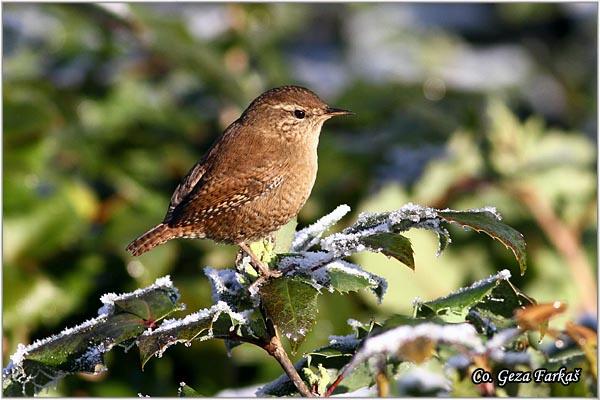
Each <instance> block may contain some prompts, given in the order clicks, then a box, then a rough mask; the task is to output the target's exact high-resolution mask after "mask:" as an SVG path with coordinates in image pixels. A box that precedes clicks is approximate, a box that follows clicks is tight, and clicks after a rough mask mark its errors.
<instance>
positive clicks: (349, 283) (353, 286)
mask: <svg viewBox="0 0 600 400" xmlns="http://www.w3.org/2000/svg"><path fill="white" fill-rule="evenodd" d="M350 265H351V264H350ZM326 271H327V276H328V277H329V285H331V287H332V288H333V289H334V290H336V291H338V292H340V293H348V292H357V291H359V290H362V289H371V290H372V291H373V293H375V295H376V296H377V298H378V300H379V301H380V302H381V300H382V298H383V295H384V294H385V290H386V288H387V282H386V281H385V279H383V278H381V277H379V276H377V275H374V274H371V273H369V272H367V271H365V270H363V269H360V268H359V267H357V268H350V267H346V266H343V264H338V263H336V264H331V265H329V266H327V268H326Z"/></svg>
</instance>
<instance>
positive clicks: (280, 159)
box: [127, 86, 350, 269]
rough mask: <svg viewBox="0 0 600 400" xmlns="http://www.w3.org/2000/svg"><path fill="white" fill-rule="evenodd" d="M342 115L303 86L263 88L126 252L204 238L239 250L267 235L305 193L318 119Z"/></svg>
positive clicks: (313, 162) (309, 184) (314, 169)
mask: <svg viewBox="0 0 600 400" xmlns="http://www.w3.org/2000/svg"><path fill="white" fill-rule="evenodd" d="M345 114H350V112H348V111H345V110H339V109H334V108H331V107H328V106H327V104H325V103H324V102H323V101H322V100H321V99H319V97H318V96H317V95H316V94H314V93H313V92H311V91H310V90H308V89H305V88H303V87H299V86H283V87H279V88H275V89H271V90H269V91H267V92H265V93H263V94H262V95H260V96H259V97H258V98H256V99H255V100H254V101H253V102H252V103H251V104H250V105H249V106H248V108H247V109H246V110H245V111H244V113H243V114H242V115H241V116H240V118H239V119H237V120H236V121H235V122H233V123H232V124H231V125H229V127H228V128H227V129H225V131H224V132H223V134H222V135H221V136H220V137H219V138H218V139H217V141H216V142H215V143H214V144H213V145H212V147H211V148H210V150H209V151H208V153H207V154H206V155H205V156H204V158H203V159H202V160H201V161H200V162H199V163H197V164H196V165H195V166H194V167H193V168H192V169H191V170H190V172H189V173H188V174H187V175H186V176H185V177H184V178H183V180H182V182H181V183H180V184H179V185H178V186H177V188H176V189H175V192H174V193H173V196H172V197H171V203H170V204H169V209H168V211H167V214H166V216H165V218H164V220H163V222H162V223H161V224H158V225H157V226H155V227H154V228H152V229H151V230H149V231H148V232H146V233H145V234H143V235H142V236H140V237H139V238H138V239H136V240H134V241H133V242H131V244H129V246H128V247H127V251H129V252H130V253H131V254H132V255H134V256H137V255H140V254H142V253H144V252H146V251H148V250H150V249H152V248H153V247H155V246H158V245H160V244H162V243H165V242H166V241H168V240H171V239H174V238H207V239H212V240H214V241H216V242H222V243H231V244H239V245H240V246H242V248H243V249H244V250H246V249H247V246H246V245H245V244H246V243H250V242H253V241H256V240H258V239H261V238H264V237H266V236H268V235H269V234H270V233H272V232H275V231H276V230H277V229H279V228H280V227H281V226H282V225H284V224H286V223H287V222H288V221H289V220H290V219H292V218H293V217H294V216H296V215H297V213H298V211H300V208H302V206H303V205H304V203H305V201H306V199H307V198H308V196H309V194H310V192H311V190H312V187H313V184H314V182H315V177H316V174H317V144H318V141H319V133H320V131H321V127H322V125H323V123H324V122H325V121H326V120H327V119H329V118H331V117H333V116H336V115H345ZM250 255H251V256H252V258H253V259H254V258H255V257H254V256H253V254H250ZM255 261H256V260H255ZM261 269H262V268H261Z"/></svg>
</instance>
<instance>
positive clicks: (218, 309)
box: [137, 301, 253, 368]
mask: <svg viewBox="0 0 600 400" xmlns="http://www.w3.org/2000/svg"><path fill="white" fill-rule="evenodd" d="M246 323H247V321H246V318H245V317H243V316H242V315H241V314H238V313H236V312H234V311H232V310H231V309H230V308H229V306H228V305H227V304H226V303H225V302H222V301H221V302H218V303H217V304H215V305H214V306H212V307H211V308H209V309H204V310H200V311H198V312H196V313H194V314H190V315H188V316H186V317H185V318H183V319H176V320H168V321H164V322H163V323H162V325H161V326H159V327H158V328H157V329H155V330H154V331H151V332H145V333H144V334H143V335H142V336H140V337H139V338H138V340H137V346H138V348H139V350H140V358H141V361H142V368H143V367H144V366H145V365H146V363H147V362H148V360H150V359H151V358H152V357H153V356H157V357H159V358H160V357H161V356H162V354H163V353H164V352H165V350H167V348H169V347H171V346H172V345H174V344H176V343H182V342H183V343H186V345H187V344H191V341H192V340H200V341H202V340H207V339H212V338H222V339H228V338H231V337H232V335H233V334H237V335H240V336H247V337H251V336H252V333H251V330H248V329H243V328H242V326H243V325H245V324H246ZM252 337H253V336H252Z"/></svg>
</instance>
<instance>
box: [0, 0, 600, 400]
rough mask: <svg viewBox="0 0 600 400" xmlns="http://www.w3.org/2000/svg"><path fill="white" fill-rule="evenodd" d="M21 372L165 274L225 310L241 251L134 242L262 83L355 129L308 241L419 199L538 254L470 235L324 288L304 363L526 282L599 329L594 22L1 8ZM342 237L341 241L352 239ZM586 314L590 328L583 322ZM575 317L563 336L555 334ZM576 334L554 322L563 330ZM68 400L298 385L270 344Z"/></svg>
mask: <svg viewBox="0 0 600 400" xmlns="http://www.w3.org/2000/svg"><path fill="white" fill-rule="evenodd" d="M3 11H4V12H3V49H4V51H3V56H4V64H3V67H4V68H3V102H4V105H3V116H4V124H3V133H4V135H3V145H4V151H3V167H4V175H3V189H4V191H3V193H4V195H3V213H4V221H3V228H4V231H3V232H4V235H3V362H4V365H6V362H7V360H8V357H9V355H10V354H12V353H13V352H14V351H15V349H16V346H17V344H18V343H20V342H22V343H30V342H31V341H33V340H35V339H37V338H41V337H45V336H47V335H49V334H52V333H56V332H58V331H60V330H61V329H62V328H63V327H65V326H72V325H75V324H77V323H80V322H82V321H83V320H85V319H87V318H89V317H92V316H94V315H95V314H96V311H97V309H98V308H99V306H100V302H99V300H98V298H99V296H100V295H101V294H103V293H105V292H124V291H130V290H133V289H135V288H138V287H141V286H144V285H148V284H150V283H151V282H153V281H154V279H155V278H157V277H159V276H163V275H165V274H170V275H171V277H172V278H173V280H174V282H175V284H176V286H177V287H179V288H180V290H181V293H182V300H183V302H185V303H187V305H188V311H190V312H191V311H195V310H197V309H199V308H203V307H207V306H209V305H210V304H211V299H210V288H209V285H208V282H207V280H206V278H205V277H204V275H203V273H202V268H203V267H204V266H206V265H210V266H213V267H227V266H231V265H232V263H233V260H234V258H235V252H236V249H235V248H234V247H231V246H222V245H216V244H214V243H212V242H209V241H190V240H187V241H186V240H178V241H172V242H169V243H168V244H166V245H164V246H160V247H158V248H156V249H155V250H153V251H152V252H150V253H148V254H146V255H144V256H143V257H140V258H135V259H134V258H131V257H130V256H128V255H127V254H126V253H125V250H124V249H125V246H126V245H127V244H128V243H129V241H130V240H132V239H133V238H134V237H136V236H137V235H138V234H140V233H142V232H143V231H144V230H146V229H147V228H149V227H151V226H152V225H154V224H155V223H157V222H158V221H160V220H161V219H162V218H163V216H164V213H165V210H166V207H167V204H168V202H169V198H170V195H171V193H172V191H173V189H174V188H175V186H176V185H177V183H178V182H179V180H180V178H181V177H182V176H183V175H184V174H185V173H186V172H187V171H188V169H189V168H190V167H191V166H192V165H193V164H194V163H195V162H196V161H197V160H198V159H199V158H200V157H201V156H202V154H203V153H204V152H205V151H206V150H207V148H208V147H209V146H210V144H211V143H212V141H213V140H214V139H215V138H216V136H217V135H218V134H219V133H220V132H221V131H222V130H223V129H224V128H225V127H226V126H227V125H228V124H229V123H230V122H232V121H233V120H234V119H235V118H237V116H238V115H239V114H240V113H241V111H242V110H243V109H244V108H245V106H246V105H247V104H248V102H249V101H250V100H252V99H253V98H254V97H256V96H257V95H258V94H260V93H261V92H263V91H264V90H266V89H269V88H271V87H274V86H278V85H282V84H291V83H295V84H301V85H305V86H307V87H309V88H311V89H312V90H314V91H315V92H317V93H318V94H319V95H320V96H321V97H322V98H323V99H325V100H326V101H327V102H329V104H331V105H333V106H337V107H342V108H348V109H351V110H353V111H354V112H356V116H355V117H353V118H345V119H339V120H336V121H331V122H328V123H327V124H326V125H325V127H324V130H323V134H322V136H321V143H320V147H319V174H318V177H317V182H316V185H315V188H314V190H313V192H312V195H311V197H310V199H309V200H308V202H307V204H306V205H305V207H304V209H303V210H302V212H301V214H300V216H299V222H300V225H301V226H304V225H306V224H309V223H311V222H313V221H314V220H315V219H316V218H318V217H320V216H321V215H323V214H325V213H327V212H329V211H331V210H332V209H333V208H334V207H335V206H337V205H338V204H341V203H347V204H349V205H350V206H351V207H352V209H353V213H352V215H350V216H349V217H347V218H346V219H345V220H344V221H343V223H348V222H349V221H351V220H353V219H354V218H356V216H357V214H358V213H359V212H361V211H365V210H377V211H381V210H386V209H394V208H398V207H400V206H401V205H402V204H404V203H406V202H409V201H412V202H415V203H420V204H423V205H429V206H434V207H440V208H444V207H451V208H469V207H481V206H484V205H493V206H496V207H497V208H498V210H499V211H500V212H501V213H502V215H503V216H504V221H505V222H506V223H508V224H510V225H512V226H513V227H515V228H517V229H518V230H520V231H521V232H522V233H523V234H524V235H525V238H526V240H527V243H528V262H529V270H528V271H527V273H526V274H525V276H523V277H520V276H517V275H518V267H517V264H516V261H515V260H514V258H513V257H512V254H511V253H510V251H509V250H507V249H505V248H504V247H503V246H502V245H501V244H499V243H498V242H495V241H492V240H491V239H490V238H487V237H485V236H483V235H477V234H475V233H473V232H464V231H463V230H461V229H453V230H452V232H451V233H453V237H454V241H453V243H452V244H451V245H450V247H449V249H448V250H447V251H446V252H445V253H444V254H442V255H441V256H440V257H436V256H435V250H436V247H437V242H436V238H435V236H434V235H432V234H431V233H428V232H411V233H410V234H409V236H410V237H411V239H412V240H413V247H414V250H415V260H416V263H417V269H416V271H414V272H413V271H410V270H408V269H407V268H405V267H404V266H402V265H400V264H399V263H398V262H395V261H393V260H388V259H386V258H385V257H384V256H382V255H373V254H361V255H359V256H357V257H355V261H356V262H359V263H361V264H362V265H364V266H365V268H367V269H368V270H370V271H372V272H375V273H377V274H380V275H382V276H384V277H385V278H387V279H388V281H389V288H388V293H387V295H386V298H385V299H384V302H383V304H382V305H380V306H379V305H377V304H376V302H375V299H374V298H373V297H372V296H371V294H369V293H364V294H356V295H349V296H343V297H342V296H339V295H333V294H325V295H323V296H322V297H321V300H320V312H319V316H318V324H317V327H316V329H315V330H314V331H313V332H312V333H311V334H310V335H309V336H308V339H307V341H306V342H305V344H304V345H303V346H302V347H301V348H300V351H299V353H298V354H296V355H295V357H296V358H297V357H299V356H300V354H301V353H302V352H303V351H306V350H309V349H312V348H315V347H317V346H320V345H323V344H325V343H326V341H327V337H328V336H329V335H331V334H347V333H349V328H348V326H347V325H346V320H347V319H348V318H356V319H359V320H368V319H369V318H372V317H375V318H384V317H385V316H386V315H389V314H390V313H402V312H403V313H410V312H411V307H412V301H413V299H414V298H415V297H420V298H421V299H424V300H428V299H433V298H435V297H437V296H440V295H444V294H446V293H448V292H449V291H451V290H454V289H456V288H458V287H459V286H461V285H464V284H467V283H469V282H471V281H473V280H475V279H480V278H482V277H485V276H487V275H489V274H491V273H493V272H495V271H497V270H500V269H503V268H508V269H510V270H511V271H512V272H513V276H514V277H515V280H514V281H515V282H516V283H517V285H519V286H520V287H521V288H522V289H523V290H524V291H525V292H526V293H528V294H529V295H531V296H533V297H534V298H536V299H537V300H538V301H540V302H548V301H554V300H562V301H565V302H566V303H568V305H569V313H568V314H567V315H566V316H565V317H564V318H571V319H581V318H583V319H585V320H587V322H588V323H589V324H591V325H593V326H595V323H596V322H595V321H596V317H595V311H596V310H595V307H596V306H595V303H596V290H597V289H596V286H597V285H596V282H597V280H596V274H597V271H596V263H597V253H596V236H597V225H596V219H597V215H596V206H597V203H596V195H597V193H596V191H597V188H596V167H595V166H596V146H597V143H596V141H597V134H596V131H597V116H596V110H597V93H596V87H597V69H596V58H597V52H596V48H597V43H596V37H597V33H596V32H597V26H596V21H597V5H596V4H595V3H562V4H524V3H523V4H518V3H512V4H511V3H505V4H501V5H497V4H485V5H483V4H482V5H478V4H468V5H467V4H463V5H460V4H335V5H334V4H312V5H309V4H276V3H271V4H244V5H241V4H135V5H134V4H131V5H127V4H118V3H111V4H108V3H107V4H102V5H93V4H84V5H81V4H79V5H78V4H62V5H52V4H45V5H39V4H5V5H4V7H3ZM343 223H342V225H343ZM586 312H587V314H586ZM559 322H560V321H559ZM559 325H560V324H559ZM139 365H140V364H139V360H138V354H137V352H136V351H135V350H133V351H130V352H128V353H124V352H123V351H122V349H115V350H113V351H112V352H110V353H109V354H108V355H107V366H108V368H109V370H108V372H106V373H103V374H101V375H99V376H93V377H90V376H86V375H77V376H71V377H68V378H67V379H65V380H64V381H62V382H61V383H60V384H59V385H58V387H56V388H54V389H51V390H50V391H49V394H51V395H65V396H135V395H137V393H143V394H148V395H153V396H160V395H162V396H173V395H175V394H176V391H177V388H178V386H179V382H181V381H185V382H186V383H187V384H189V385H190V386H192V387H193V388H195V389H197V390H198V391H199V392H200V393H202V394H204V395H215V394H217V393H219V392H220V391H222V390H224V389H226V388H238V387H244V386H250V385H257V384H259V383H264V382H267V381H270V380H272V379H274V378H276V377H277V376H279V374H280V373H281V370H280V368H279V366H278V365H277V364H276V363H275V362H274V361H273V360H272V359H270V358H269V357H267V355H266V354H265V353H263V352H262V350H260V349H255V348H252V347H251V346H249V345H243V346H240V347H238V348H236V349H234V350H233V352H232V355H231V358H228V357H227V355H226V350H225V348H224V345H223V343H222V342H218V341H214V342H213V341H209V342H203V343H195V344H194V345H193V346H192V347H191V348H186V347H184V346H176V347H174V348H172V349H170V350H169V351H168V352H167V353H166V354H165V355H164V356H163V357H162V358H161V359H158V360H153V361H151V362H150V363H149V364H148V365H147V366H146V369H145V371H143V372H142V371H141V370H140V368H139Z"/></svg>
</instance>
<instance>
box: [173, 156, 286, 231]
mask: <svg viewBox="0 0 600 400" xmlns="http://www.w3.org/2000/svg"><path fill="white" fill-rule="evenodd" d="M279 171H280V169H279V168H273V167H272V166H268V165H265V166H256V167H254V168H251V169H248V170H244V171H242V170H237V171H219V172H217V171H213V170H210V171H207V172H206V173H205V175H203V176H202V178H201V179H200V181H199V183H198V184H196V186H195V187H194V188H193V190H192V192H190V193H189V194H188V195H187V196H186V197H185V198H184V199H183V201H181V202H180V203H179V204H178V205H177V206H176V207H175V208H174V209H173V211H172V212H171V218H170V221H169V225H171V226H185V225H190V224H195V223H201V222H202V220H204V219H206V218H209V217H214V216H216V215H219V214H221V213H223V212H225V211H231V210H234V209H236V208H238V207H240V206H242V205H244V204H245V203H248V202H250V201H252V200H255V199H257V198H259V197H261V196H266V195H268V194H269V193H270V192H272V191H273V190H275V189H276V188H277V187H279V186H280V185H281V184H282V183H283V180H284V178H283V176H282V175H281V174H280V173H279Z"/></svg>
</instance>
